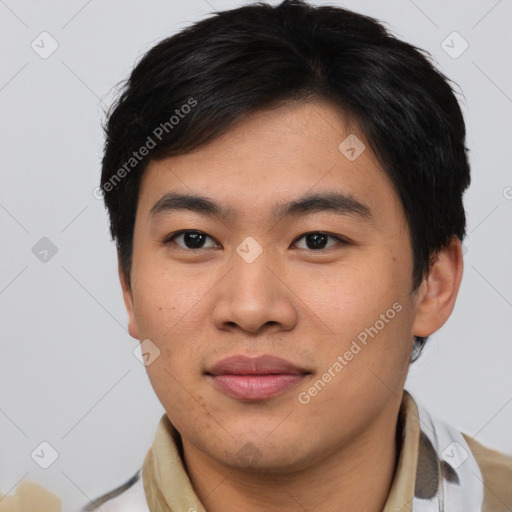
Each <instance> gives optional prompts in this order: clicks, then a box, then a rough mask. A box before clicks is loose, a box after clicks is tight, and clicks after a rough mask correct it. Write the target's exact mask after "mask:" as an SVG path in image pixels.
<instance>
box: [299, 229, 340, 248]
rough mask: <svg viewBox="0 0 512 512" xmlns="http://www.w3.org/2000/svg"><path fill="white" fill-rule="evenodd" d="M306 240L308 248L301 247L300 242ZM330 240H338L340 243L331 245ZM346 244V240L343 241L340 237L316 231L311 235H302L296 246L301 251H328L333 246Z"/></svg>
mask: <svg viewBox="0 0 512 512" xmlns="http://www.w3.org/2000/svg"><path fill="white" fill-rule="evenodd" d="M303 238H304V239H305V242H306V247H299V244H298V240H302V239H303ZM329 238H330V239H332V240H336V241H337V242H338V243H331V244H329ZM340 243H341V244H345V243H346V242H345V240H343V239H341V238H340V237H338V236H334V235H330V234H329V233H323V232H321V231H314V232H311V233H306V234H304V235H302V236H301V237H300V238H297V241H295V243H294V245H295V246H296V247H298V248H299V249H311V250H320V249H328V248H330V247H332V246H333V245H338V244H340Z"/></svg>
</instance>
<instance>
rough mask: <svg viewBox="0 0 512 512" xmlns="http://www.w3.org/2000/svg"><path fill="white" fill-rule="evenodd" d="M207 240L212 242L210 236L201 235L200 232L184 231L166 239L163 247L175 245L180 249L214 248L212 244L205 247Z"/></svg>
mask: <svg viewBox="0 0 512 512" xmlns="http://www.w3.org/2000/svg"><path fill="white" fill-rule="evenodd" d="M207 239H210V240H213V239H212V238H211V237H210V236H208V235H207V234H206V233H203V232H202V231H194V230H185V231H180V232H178V233H175V234H174V235H172V236H171V237H170V238H167V239H166V240H165V242H164V245H169V244H170V243H175V244H176V245H178V246H179V247H181V248H182V249H208V248H210V247H215V244H214V243H213V244H211V245H206V246H205V241H206V240H207ZM178 241H179V242H178Z"/></svg>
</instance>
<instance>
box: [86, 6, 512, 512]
mask: <svg viewBox="0 0 512 512" xmlns="http://www.w3.org/2000/svg"><path fill="white" fill-rule="evenodd" d="M469 182H470V175H469V165H468V160H467V148H466V147H465V126H464V119H463V116H462V113H461V110H460V107H459V105H458V102H457V99H456V97H455V95H454V93H453V91H452V89H451V87H450V86H449V84H448V79H447V78H446V77H445V76H444V75H442V74H441V73H440V72H439V71H437V70H436V69H435V68H434V67H433V66H432V64H431V63H430V61H429V60H428V59H427V58H426V57H425V56H424V55H423V54H422V53H421V51H420V50H419V49H417V48H415V47H413V46H411V45H409V44H407V43H404V42H402V41H400V40H398V39H396V38H395V37H394V36H392V35H390V34H389V33H388V32H387V31H386V30H385V29H384V28H383V26H382V25H381V24H379V23H378V22H377V21H376V20H373V19H371V18H368V17H365V16H362V15H359V14H356V13H353V12H351V11H348V10H345V9H341V8H335V7H327V6H323V7H312V6H309V5H308V4H306V3H303V2H301V1H298V0H289V1H284V2H283V3H282V4H280V5H278V6H275V7H272V6H270V5H266V4H254V5H248V6H245V7H242V8H239V9H235V10H231V11H225V12H220V13H217V14H216V15H215V16H213V17H211V18H209V19H206V20H204V21H201V22H199V23H196V24H195V25H193V26H192V27H190V28H188V29H186V30H184V31H183V32H181V33H179V34H177V35H175V36H173V37H171V38H169V39H166V40H164V41H162V42H161V43H159V44H158V45H156V46H155V47H154V48H152V49H151V50H150V51H149V52H148V53H147V54H146V55H145V56H144V57H143V59H142V60H141V61H140V62H139V63H138V65H137V66H136V67H135V69H134V70H133V72H132V74H131V76H130V78H129V80H128V82H127V84H126V87H125V89H124V91H123V93H122V95H121V96H120V98H119V100H118V102H117V104H116V105H115V108H114V109H113V110H112V112H111V113H110V114H109V118H108V121H107V124H106V145H105V154H104V159H103V170H102V179H101V190H102V192H103V193H104V198H105V203H106V206H107V208H108V211H109V215H110V222H111V233H112V236H113V238H114V239H115V241H116V244H117V249H118V256H119V277H120V281H121V285H122V290H123V296H124V301H125V305H126V308H127V311H128V315H129V332H130V334H131V336H133V337H134V338H136V339H138V340H140V341H141V347H142V351H143V353H144V354H145V358H146V361H145V362H146V365H147V372H148V376H149V379H150V381H151V384H152V386H153V388H154V390H155V393H156V394H157V396H158V398H159V400H160V402H161V403H162V405H163V407H164V409H165V411H166V414H164V415H163V417H162V419H161V420H160V423H159V425H158V428H157V431H156V435H155V439H154V442H153V445H152V447H151V449H150V451H149V452H148V454H147V456H146V457H145V460H144V464H143V466H142V469H141V471H139V472H137V474H136V475H135V476H134V477H133V478H132V479H131V480H130V481H129V482H127V483H126V484H125V485H124V486H122V487H120V488H119V489H117V490H115V491H112V492H111V493H109V494H108V495H106V496H103V497H101V498H98V499H97V500H95V502H94V503H92V504H90V505H89V506H88V507H86V508H84V510H96V509H98V510H100V509H101V510H103V511H109V510H119V511H121V510H122V511H128V510H137V511H140V510H151V511H173V512H175V511H179V512H187V511H188V512H195V511H198V512H199V511H207V512H219V511H220V512H231V511H244V512H253V511H295V510H307V511H320V512H333V511H340V510H347V511H358V510H361V511H362V510H364V511H381V510H385V511H398V510H400V511H411V510H413V511H414V512H417V511H450V512H451V511H477V510H481V511H484V512H489V511H492V512H495V511H501V510H511V509H512V459H511V458H510V457H508V456H506V455H503V454H500V453H498V452H495V451H493V450H490V449H488V448H486V447H484V446H482V445H481V444H479V443H478V442H477V441H475V440H474V439H472V438H470V437H469V436H467V435H465V434H462V433H460V432H458V431H457V430H456V429H454V428H453V427H451V426H449V425H447V424H445V423H444V422H442V421H441V420H439V419H437V418H434V417H432V416H431V415H430V414H429V413H428V411H426V410H425V409H424V408H423V407H422V406H421V404H419V403H417V402H416V401H415V400H414V399H413V398H412V396H411V395H410V394H409V393H407V392H406V391H404V383H405V379H406V376H407V371H408V367H409V364H410V361H411V360H414V359H415V358H417V357H418V356H419V354H420V352H421V349H422V347H423V345H424V343H425V342H426V340H427V338H428V336H429V335H430V334H432V333H433V332H435V331H436V330H438V329H439V328H440V327H441V326H442V325H443V324H444V323H445V322H446V320H447V319H448V317H449V316H450V314H451V312H452V309H453V307H454V303H455V300H456V296H457V293H458V289H459V285H460V281H461V278H462V271H463V261H462V253H461V241H462V239H463V238H464V234H465V214H464V208H463V203H462V197H463V193H464V191H465V190H466V188H467V187H468V185H469Z"/></svg>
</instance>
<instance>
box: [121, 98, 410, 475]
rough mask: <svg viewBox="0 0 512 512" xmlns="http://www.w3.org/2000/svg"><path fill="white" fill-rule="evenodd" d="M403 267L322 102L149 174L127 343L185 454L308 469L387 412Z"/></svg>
mask: <svg viewBox="0 0 512 512" xmlns="http://www.w3.org/2000/svg"><path fill="white" fill-rule="evenodd" d="M349 134H353V135H356V136H357V137H358V139H359V141H360V142H362V143H363V144H365V146H366V147H365V149H364V150H363V151H362V153H360V154H359V156H357V153H358V152H359V151H360V149H361V148H362V146H360V145H356V146H354V142H353V139H349V140H348V142H346V143H345V145H342V146H341V150H340V149H339V146H340V144H341V143H342V142H343V141H344V140H345V139H346V137H347V136H348V135H349ZM349 142H352V144H349ZM358 144H360V143H358ZM350 147H354V148H355V150H354V151H351V150H350ZM347 148H348V149H347ZM354 156H357V158H355V159H354ZM168 194H173V195H172V196H167V197H166V195H168ZM180 195H187V196H200V197H202V198H203V199H207V201H208V202H207V203H206V202H204V201H203V202H201V201H200V200H197V199H196V200H190V197H189V200H188V201H187V200H186V198H185V199H184V198H182V197H180ZM308 198H309V200H308ZM212 203H213V204H212ZM412 270H413V257H412V250H411V246H410V238H409V232H408V227H407V224H406V220H405V216H404V212H403V209H402V206H401V203H400V201H399V198H398V196H397V193H396V192H395V190H394V188H393V186H392V185H391V183H390V182H389V180H388V178H387V177H386V175H385V173H384V172H383V171H382V169H381V168H380V166H379V164H378V162H377V159H376V158H375V156H374V155H373V154H372V152H371V150H370V147H369V145H368V144H367V143H366V140H365V138H364V137H363V135H362V133H361V132H359V131H358V130H357V129H356V128H355V127H352V128H350V129H349V127H348V126H346V125H345V124H344V123H343V117H342V115H341V114H340V113H339V112H338V111H336V110H335V109H334V108H333V107H332V106H330V105H329V104H327V103H323V102H320V101H316V102H311V103H301V104H294V105H286V106H282V107H279V108H276V109H273V110H268V111H261V112H258V113H254V114H252V115H251V116H250V117H248V118H246V119H245V120H244V121H243V122H241V123H240V124H238V125H237V126H236V127H235V128H232V129H231V130H230V131H228V132H227V133H226V134H225V135H223V136H222V137H220V138H218V139H216V140H215V141H214V142H212V143H209V144H208V145H205V146H204V147H202V148H200V149H199V150H196V151H194V152H192V153H189V154H186V155H181V156H176V157H171V158H168V159H166V160H162V161H159V162H152V163H151V164H150V165H149V167H148V168H147V170H146V171H145V174H144V176H143V178H142V183H141V188H140V195H139V202H138V209H137V215H136V221H135V231H134V240H133V264H132V270H131V289H130V288H127V287H126V284H125V285H124V295H125V302H126V305H127V309H128V313H129V318H130V322H129V329H130V334H131V335H132V336H134V337H135V338H137V339H139V340H145V339H149V340H150V343H151V344H154V345H151V346H152V347H154V346H156V347H157V348H158V350H159V351H160V353H159V355H158V357H156V358H155V359H154V361H152V362H151V364H149V365H148V366H147V372H148V376H149V379H150V381H151V384H152V386H153V388H154V390H155V392H156V394H157V396H158V398H159V400H160V401H161V403H162V405H163V406H164V408H165V410H166V412H167V414H168V416H169V418H170V420H171V421H172V423H173V424H174V425H175V427H176V428H177V429H178V431H179V432H180V433H181V435H182V437H183V440H184V444H185V447H186V449H187V446H188V447H190V449H196V450H198V451H201V452H202V453H203V454H206V456H208V457H210V458H211V459H212V460H215V461H217V462H219V463H221V464H226V465H228V466H232V467H233V466H234V467H247V466H251V467H254V468H261V469H269V468H273V469H274V470H276V471H288V470H291V469H299V468H305V467H307V466H308V464H312V463H314V461H317V460H321V459H322V458H324V459H325V457H326V454H331V453H334V452H336V450H341V449H342V448H343V447H346V446H349V445H350V443H351V442H352V441H353V440H354V438H356V437H357V436H359V435H360V434H361V433H362V432H366V431H370V430H371V429H372V428H376V426H377V425H379V424H380V423H382V421H384V419H385V418H386V417H387V418H389V417H391V416H392V414H391V412H390V411H391V410H393V414H396V410H397V409H396V407H397V404H396V402H397V401H396V398H395V396H397V395H399V394H400V393H401V391H402V388H403V384H404V381H405V377H406V372H407V368H408V364H409V358H410V354H411V349H412V343H413V335H414V334H415V333H414V332H413V331H414V322H415V317H416V315H417V299H416V294H414V293H412ZM146 343H148V342H146ZM155 350H156V349H155Z"/></svg>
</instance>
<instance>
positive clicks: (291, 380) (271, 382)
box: [206, 354, 311, 401]
mask: <svg viewBox="0 0 512 512" xmlns="http://www.w3.org/2000/svg"><path fill="white" fill-rule="evenodd" d="M310 373H311V372H309V371H307V370H306V369H305V368H302V367H299V366H296V365H294V364H293V363H291V362H290V361H287V360H286V359H282V358H280V357H276V356H272V355H269V354H265V355H262V356H257V357H247V356H242V355H236V356H230V357H227V358H225V359H222V360H220V361H219V362H217V363H216V364H214V365H213V366H212V367H211V368H209V369H208V370H207V371H206V375H207V376H208V377H209V378H210V379H211V381H212V383H213V385H214V386H215V387H216V388H217V389H218V390H219V391H220V392H222V393H224V394H225V395H227V396H229V397H231V398H236V399H238V400H243V401H255V400H266V399H269V398H272V397H274V396H277V395H279V394H281V393H283V392H284V391H286V390H287V389H289V388H291V387H293V386H296V385H297V384H298V383H299V382H301V381H302V380H303V379H304V378H305V377H306V376H307V375H309V374H310Z"/></svg>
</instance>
